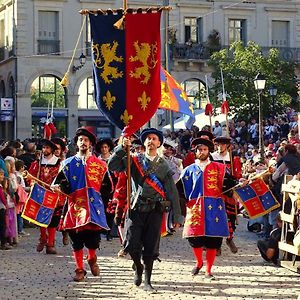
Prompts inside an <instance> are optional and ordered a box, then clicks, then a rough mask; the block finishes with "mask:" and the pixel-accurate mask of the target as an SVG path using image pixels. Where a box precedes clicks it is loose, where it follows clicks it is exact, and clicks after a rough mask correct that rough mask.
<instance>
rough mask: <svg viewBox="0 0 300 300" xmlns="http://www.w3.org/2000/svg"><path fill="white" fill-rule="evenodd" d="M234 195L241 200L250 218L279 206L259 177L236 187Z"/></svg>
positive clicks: (264, 213)
mask: <svg viewBox="0 0 300 300" xmlns="http://www.w3.org/2000/svg"><path fill="white" fill-rule="evenodd" d="M234 197H235V198H236V199H238V200H239V201H240V202H241V204H242V205H243V206H244V208H245V209H246V211H247V213H248V215H249V217H250V218H251V219H254V218H257V217H260V216H263V215H266V214H268V213H269V212H270V211H272V210H274V209H276V208H278V207H279V206H280V204H279V203H278V201H277V200H276V198H275V197H274V195H273V194H272V192H271V191H270V190H269V188H268V186H267V185H266V184H265V182H264V181H263V180H262V179H261V178H258V179H255V180H254V181H253V182H252V183H250V184H248V185H246V186H244V187H240V188H236V189H235V190H234Z"/></svg>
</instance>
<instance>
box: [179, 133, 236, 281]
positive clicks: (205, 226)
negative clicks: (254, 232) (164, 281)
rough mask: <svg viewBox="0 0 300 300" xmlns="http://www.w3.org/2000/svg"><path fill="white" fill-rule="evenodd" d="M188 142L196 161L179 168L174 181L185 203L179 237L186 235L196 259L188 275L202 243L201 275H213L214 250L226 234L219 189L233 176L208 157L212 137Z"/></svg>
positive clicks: (199, 255)
mask: <svg viewBox="0 0 300 300" xmlns="http://www.w3.org/2000/svg"><path fill="white" fill-rule="evenodd" d="M192 144H193V145H194V149H193V150H194V151H195V156H196V161H195V163H194V164H192V165H190V166H188V167H186V168H185V169H184V170H183V172H182V174H181V181H180V182H179V183H178V185H177V186H178V188H179V190H180V191H182V193H181V194H182V196H183V197H184V198H185V199H186V205H187V215H186V220H185V223H184V229H183V237H184V238H187V239H188V242H189V244H190V246H191V247H192V249H193V253H194V256H195V258H196V261H197V263H196V266H195V267H194V268H193V269H192V275H197V274H198V273H199V271H200V270H201V268H202V266H203V259H202V253H203V247H205V248H206V274H205V277H206V278H209V279H214V276H213V275H212V272H211V269H212V266H213V264H214V261H215V257H216V252H217V249H218V248H220V247H221V244H222V239H223V237H227V236H228V234H229V230H228V224H227V216H226V211H225V204H224V201H223V199H222V196H221V194H222V191H223V190H224V191H226V190H227V189H229V188H231V187H233V186H234V185H235V180H234V179H233V178H232V177H231V175H230V173H229V172H228V171H227V169H226V166H225V165H224V164H220V163H216V162H212V161H211V160H210V158H209V153H210V151H213V150H214V144H213V142H212V141H210V140H208V139H203V138H196V139H194V140H193V142H192Z"/></svg>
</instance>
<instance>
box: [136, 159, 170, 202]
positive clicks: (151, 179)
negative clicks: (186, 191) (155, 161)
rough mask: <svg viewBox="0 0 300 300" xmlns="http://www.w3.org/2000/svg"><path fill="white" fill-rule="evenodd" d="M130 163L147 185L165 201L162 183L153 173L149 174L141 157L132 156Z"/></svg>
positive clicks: (147, 167) (146, 165)
mask: <svg viewBox="0 0 300 300" xmlns="http://www.w3.org/2000/svg"><path fill="white" fill-rule="evenodd" d="M132 161H133V163H134V165H135V166H136V168H137V170H138V171H139V173H140V174H141V176H142V177H143V178H144V179H145V181H146V182H147V184H148V185H150V186H151V187H152V188H153V189H154V190H155V191H156V192H158V193H159V194H160V195H161V196H162V197H163V198H164V199H166V192H165V189H164V187H163V185H162V183H161V182H160V181H159V179H158V178H157V177H156V176H155V175H154V174H153V173H151V170H149V166H148V164H147V162H146V161H145V160H144V159H141V156H137V155H135V156H132ZM149 171H150V172H149Z"/></svg>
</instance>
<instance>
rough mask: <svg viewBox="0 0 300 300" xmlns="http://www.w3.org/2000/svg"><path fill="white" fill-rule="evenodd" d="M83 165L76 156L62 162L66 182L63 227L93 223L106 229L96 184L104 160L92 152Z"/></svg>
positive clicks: (69, 227) (100, 180)
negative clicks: (66, 204)
mask: <svg viewBox="0 0 300 300" xmlns="http://www.w3.org/2000/svg"><path fill="white" fill-rule="evenodd" d="M85 163H86V165H83V163H82V160H81V159H80V158H79V157H78V156H76V155H75V156H73V157H70V158H68V159H66V160H64V161H63V163H62V170H63V172H64V174H65V176H66V178H67V180H68V182H69V184H70V191H71V192H70V194H69V199H68V212H67V214H66V216H65V218H64V223H63V227H64V229H76V228H81V227H83V226H86V225H94V226H96V227H99V228H103V229H106V230H109V227H108V225H107V222H106V216H105V211H104V204H103V201H102V198H101V195H100V187H101V184H102V180H103V177H104V175H105V173H106V171H107V166H106V164H105V162H103V161H101V160H100V159H99V158H97V157H96V156H94V155H92V156H90V157H89V158H88V159H87V160H86V162H85Z"/></svg>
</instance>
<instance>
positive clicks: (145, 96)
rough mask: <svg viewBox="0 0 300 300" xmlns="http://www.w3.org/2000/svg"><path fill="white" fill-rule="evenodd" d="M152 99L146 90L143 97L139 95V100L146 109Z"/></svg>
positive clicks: (143, 108)
mask: <svg viewBox="0 0 300 300" xmlns="http://www.w3.org/2000/svg"><path fill="white" fill-rule="evenodd" d="M150 101H151V98H150V97H147V95H146V92H145V91H144V92H143V94H142V97H138V102H140V103H141V107H142V110H143V111H145V110H146V108H147V106H148V103H149V102H150Z"/></svg>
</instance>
